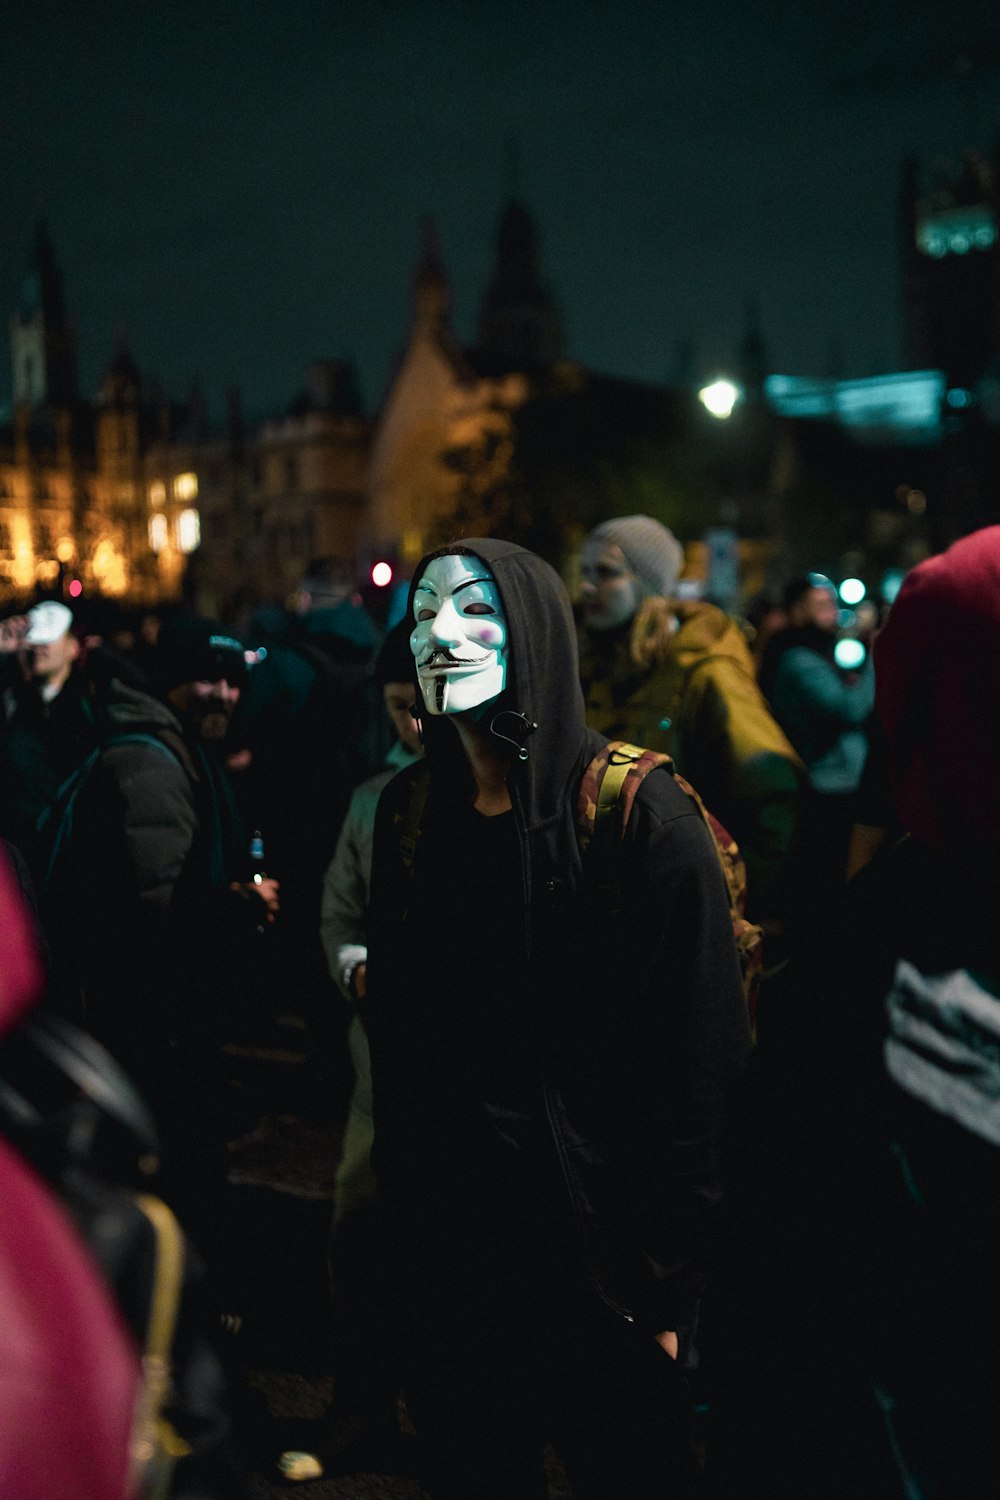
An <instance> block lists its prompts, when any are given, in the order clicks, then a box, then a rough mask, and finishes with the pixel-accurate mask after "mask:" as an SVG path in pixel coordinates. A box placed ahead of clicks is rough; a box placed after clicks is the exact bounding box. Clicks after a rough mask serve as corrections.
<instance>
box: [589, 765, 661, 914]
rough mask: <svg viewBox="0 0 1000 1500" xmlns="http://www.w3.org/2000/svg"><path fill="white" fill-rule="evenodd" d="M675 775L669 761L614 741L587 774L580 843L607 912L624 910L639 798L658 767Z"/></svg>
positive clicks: (590, 873) (590, 877)
mask: <svg viewBox="0 0 1000 1500" xmlns="http://www.w3.org/2000/svg"><path fill="white" fill-rule="evenodd" d="M664 765H665V766H667V767H668V768H669V769H670V770H671V771H672V770H673V761H672V760H671V758H670V756H669V755H664V754H663V753H662V752H660V751H657V750H644V749H643V748H642V746H641V745H631V744H629V742H628V741H627V740H610V741H609V742H608V744H606V745H605V746H604V747H603V748H602V749H601V750H599V751H598V752H597V754H596V755H595V756H594V759H593V760H592V761H591V762H590V764H589V766H588V767H587V769H586V770H585V771H584V773H583V780H582V781H581V783H580V792H579V796H578V799H577V825H576V826H577V837H578V839H579V841H580V848H581V851H582V852H583V853H584V854H585V855H586V856H587V859H586V869H587V872H588V879H589V881H590V883H591V888H592V889H596V890H597V892H598V893H599V894H600V898H601V904H602V907H603V908H604V909H605V910H608V911H613V912H618V911H621V909H622V871H621V865H622V835H623V834H624V832H625V825H626V823H627V822H628V818H629V813H630V812H631V811H632V804H633V802H634V801H635V794H636V792H637V791H638V790H639V787H640V785H641V784H642V782H643V780H644V779H645V777H646V776H647V775H648V774H649V772H650V771H652V770H654V769H655V767H656V766H664Z"/></svg>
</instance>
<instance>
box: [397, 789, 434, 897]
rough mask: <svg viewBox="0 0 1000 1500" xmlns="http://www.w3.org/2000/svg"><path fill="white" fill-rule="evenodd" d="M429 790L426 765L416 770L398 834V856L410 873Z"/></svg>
mask: <svg viewBox="0 0 1000 1500" xmlns="http://www.w3.org/2000/svg"><path fill="white" fill-rule="evenodd" d="M430 788H431V773H430V769H429V767H428V766H427V765H422V766H420V767H419V769H418V770H417V773H416V775H415V776H414V778H413V782H412V784H411V786H410V801H409V804H408V806H407V809H406V812H405V813H403V815H402V818H401V822H402V828H401V829H400V834H399V856H400V859H402V861H403V864H404V865H405V866H406V868H407V870H410V871H412V869H413V861H414V859H415V858H416V855H417V841H418V839H419V838H420V833H421V824H422V822H423V817H424V808H425V807H426V806H427V795H428V793H429V791H430Z"/></svg>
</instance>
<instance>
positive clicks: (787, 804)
mask: <svg viewBox="0 0 1000 1500" xmlns="http://www.w3.org/2000/svg"><path fill="white" fill-rule="evenodd" d="M682 565H683V551H682V548H681V545H680V543H679V542H678V541H677V538H676V537H675V536H674V534H673V532H672V531H670V530H669V529H668V527H666V526H664V525H663V523H662V522H660V521H657V520H656V519H655V518H654V517H652V516H643V515H635V516H619V517H616V518H614V519H612V520H610V521H604V522H602V524H601V525H600V526H596V527H595V528H594V529H593V531H591V532H590V534H589V535H588V536H587V537H586V539H585V540H584V543H583V548H582V551H581V555H580V612H581V637H580V679H581V682H582V684H583V692H584V698H585V701H586V706H587V722H588V724H589V725H590V726H591V728H593V729H597V730H599V731H600V732H601V733H602V734H605V735H607V737H608V738H609V739H613V740H628V741H629V742H630V743H631V744H635V745H641V746H643V747H644V748H646V749H650V750H659V751H665V752H666V753H667V754H668V755H671V756H673V758H674V761H675V762H676V764H677V768H678V770H679V771H680V772H681V773H682V774H683V775H684V776H686V777H687V779H688V780H689V781H690V782H692V784H693V785H694V786H695V787H696V788H697V789H698V791H699V793H700V794H701V796H702V797H703V798H704V800H705V802H706V804H707V806H708V807H709V808H710V809H711V810H712V812H713V813H714V814H715V816H716V817H717V818H718V819H719V820H720V821H721V822H722V823H723V824H724V825H725V827H726V828H727V829H728V830H729V832H730V833H731V834H732V835H733V837H734V838H735V839H736V841H737V843H738V844H739V846H740V851H741V853H742V854H743V857H744V859H745V860H746V866H747V913H748V915H749V916H751V917H752V918H753V920H754V921H756V922H761V923H763V924H764V925H765V926H767V927H770V928H772V929H776V928H777V927H778V926H779V925H780V917H781V911H782V908H783V904H784V888H783V887H784V879H785V871H786V866H787V861H788V857H789V853H790V851H791V849H792V845H793V840H794V834H795V822H796V810H797V805H798V798H799V787H800V776H801V767H800V764H799V760H798V757H797V755H796V754H795V751H794V750H793V749H792V747H791V745H790V744H789V742H788V740H787V738H786V737H785V735H784V733H783V732H782V730H781V729H780V728H779V727H778V725H777V723H776V722H775V720H774V717H773V715H772V714H771V711H770V709H769V708H768V706H767V703H766V702H765V700H764V698H763V695H762V694H761V691H760V688H759V687H758V685H757V679H756V675H755V672H754V666H753V659H752V657H751V655H750V650H749V647H748V646H747V643H746V640H745V639H744V636H743V633H742V631H741V630H740V628H739V626H738V624H737V623H736V621H735V620H733V619H731V618H730V616H729V615H727V614H725V613H724V612H723V611H722V610H721V609H718V608H716V606H715V605H714V604H709V603H706V602H704V601H689V600H680V599H678V598H677V597H676V590H677V581H678V578H679V576H680V572H681V568H682Z"/></svg>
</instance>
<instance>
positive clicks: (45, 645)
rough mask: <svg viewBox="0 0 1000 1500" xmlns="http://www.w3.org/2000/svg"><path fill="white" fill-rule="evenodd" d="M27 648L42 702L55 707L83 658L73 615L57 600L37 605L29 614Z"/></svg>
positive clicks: (26, 635)
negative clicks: (81, 657)
mask: <svg viewBox="0 0 1000 1500" xmlns="http://www.w3.org/2000/svg"><path fill="white" fill-rule="evenodd" d="M24 644H25V645H26V646H27V648H28V653H29V660H30V669H31V676H32V677H33V679H34V681H35V682H36V683H37V685H38V689H39V692H40V693H41V697H42V701H43V703H51V702H52V699H53V698H54V697H55V696H56V694H57V693H60V692H62V690H63V688H64V687H65V686H66V683H67V680H68V679H69V675H70V673H71V672H72V670H73V665H74V663H75V662H76V660H77V658H78V657H79V655H80V642H79V641H78V640H77V638H76V636H75V635H74V634H73V611H72V610H71V609H68V608H67V606H66V605H65V604H60V603H59V601H58V600H57V599H46V600H45V602H44V603H42V604H36V605H35V607H34V608H33V609H29V610H28V629H27V632H26V634H25V637H24Z"/></svg>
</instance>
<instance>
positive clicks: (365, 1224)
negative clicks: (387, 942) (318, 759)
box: [320, 620, 423, 1437]
mask: <svg viewBox="0 0 1000 1500" xmlns="http://www.w3.org/2000/svg"><path fill="white" fill-rule="evenodd" d="M410 629H411V626H410V622H409V621H408V620H402V621H400V623H399V624H398V625H397V626H395V628H394V629H392V630H391V631H390V632H389V634H388V635H387V636H386V638H385V640H384V642H383V643H382V646H381V647H380V649H379V654H378V657H377V658H376V662H375V681H376V684H377V685H378V687H379V688H380V689H381V692H382V697H383V701H384V703H385V711H386V713H387V715H388V717H389V720H390V722H391V724H392V727H393V730H394V732H395V735H396V738H395V740H394V742H393V744H392V746H391V748H390V750H389V753H388V755H387V756H386V763H385V766H384V768H383V769H382V770H381V771H379V772H378V774H377V775H375V776H371V777H369V778H368V780H367V781H363V782H362V783H361V785H360V786H359V787H357V788H355V791H354V794H353V796H352V797H351V804H350V807H349V808H348V810H347V816H346V818H345V819H344V825H343V827H342V828H341V831H340V837H339V839H338V840H337V849H336V853H335V854H334V857H333V859H332V860H331V862H330V866H329V869H328V870H327V872H326V877H325V880H324V884H323V907H322V925H321V929H320V931H321V936H322V940H323V947H324V950H325V952H326V956H327V962H328V963H329V965H330V973H331V975H332V976H333V978H334V980H335V981H336V983H337V985H338V987H339V989H340V991H341V993H342V994H343V996H344V998H345V999H346V1000H347V1001H348V1003H349V1004H350V1005H351V1006H352V1008H353V1009H354V1011H355V1014H354V1015H353V1017H352V1019H351V1022H350V1027H349V1031H348V1045H349V1048H350V1054H351V1062H352V1065H353V1068H354V1087H353V1090H352V1092H351V1100H350V1106H349V1109H348V1115H347V1123H346V1126H345V1128H344V1134H343V1140H342V1145H341V1156H340V1162H339V1164H338V1167H337V1174H336V1179H335V1186H334V1218H333V1235H332V1239H331V1254H330V1265H331V1279H332V1286H333V1297H334V1306H335V1311H336V1316H337V1331H338V1348H337V1351H336V1352H335V1356H334V1367H335V1370H336V1372H337V1382H336V1406H337V1410H338V1413H339V1415H340V1416H341V1417H352V1418H353V1419H354V1420H353V1422H350V1423H349V1424H348V1432H349V1435H350V1436H352V1437H354V1436H356V1435H357V1433H358V1431H360V1428H361V1425H362V1424H363V1423H364V1422H366V1421H372V1420H376V1421H377V1420H378V1419H380V1418H384V1417H385V1415H386V1412H387V1411H389V1410H390V1409H394V1407H393V1403H394V1399H395V1395H396V1391H397V1388H398V1377H397V1378H396V1380H395V1383H393V1380H392V1378H391V1377H390V1376H389V1375H388V1374H387V1354H386V1349H385V1331H384V1328H382V1321H381V1316H380V1313H381V1309H380V1306H379V1300H378V1297H377V1294H376V1287H377V1283H376V1277H375V1256H374V1251H373V1240H372V1224H371V1219H372V1211H373V1199H374V1196H375V1176H374V1173H373V1170H372V1165H371V1150H372V1140H373V1136H374V1124H373V1120H372V1079H371V1058H370V1055H369V1050H368V1038H367V1035H366V1033H365V1029H364V1026H363V1025H362V1022H361V1019H360V1016H359V1015H358V1014H357V1007H358V1006H360V1005H362V1004H363V1003H364V1000H365V996H366V993H367V989H366V983H365V980H366V974H367V959H368V946H367V932H368V901H369V889H370V883H371V862H372V840H373V837H374V833H375V813H376V808H377V807H378V800H379V797H380V795H381V793H382V791H383V789H384V788H385V786H386V785H387V784H388V783H389V782H390V781H391V780H392V778H393V777H394V776H395V775H396V774H397V773H398V772H399V771H400V770H401V769H403V768H404V767H406V766H409V765H412V763H413V762H414V761H415V760H417V759H419V757H420V756H421V755H422V754H423V746H422V744H421V741H420V730H419V726H418V723H417V721H416V719H415V717H414V700H415V696H416V691H415V687H414V683H413V655H412V653H411V651H410V642H409V637H410Z"/></svg>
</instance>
